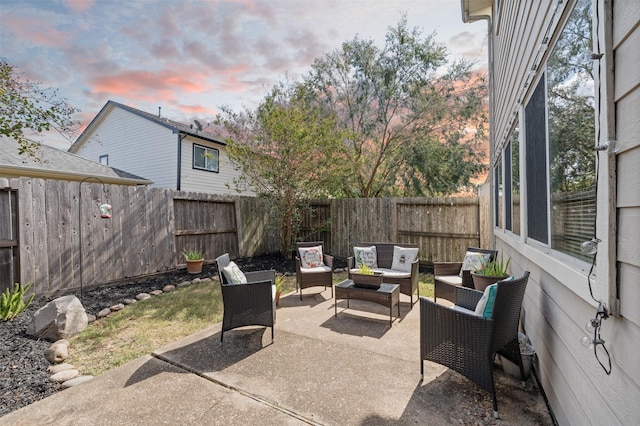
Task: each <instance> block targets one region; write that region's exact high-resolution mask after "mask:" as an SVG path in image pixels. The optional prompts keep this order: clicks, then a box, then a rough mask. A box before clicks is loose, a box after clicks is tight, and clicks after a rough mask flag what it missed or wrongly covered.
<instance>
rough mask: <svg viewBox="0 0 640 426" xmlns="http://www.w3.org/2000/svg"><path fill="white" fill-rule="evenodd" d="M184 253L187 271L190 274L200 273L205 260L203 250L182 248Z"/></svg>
mask: <svg viewBox="0 0 640 426" xmlns="http://www.w3.org/2000/svg"><path fill="white" fill-rule="evenodd" d="M182 255H183V256H184V258H185V260H186V261H187V272H189V273H190V274H199V273H200V272H202V263H203V262H204V258H203V257H202V252H201V251H200V250H195V249H189V250H182Z"/></svg>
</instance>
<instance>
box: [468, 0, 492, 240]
mask: <svg viewBox="0 0 640 426" xmlns="http://www.w3.org/2000/svg"><path fill="white" fill-rule="evenodd" d="M460 1H461V7H462V21H463V22H465V23H469V22H475V21H480V20H482V19H484V20H486V21H487V35H488V38H489V40H488V41H489V42H488V45H489V49H488V55H489V60H488V61H487V72H488V74H489V226H490V227H491V229H490V231H489V247H490V248H494V247H495V246H496V237H495V233H494V232H493V230H494V228H495V226H496V217H495V200H494V197H495V195H494V187H495V185H496V182H494V176H493V168H492V165H493V158H494V154H495V140H494V136H493V135H494V118H493V117H494V109H495V107H494V91H493V21H492V19H491V15H469V12H468V10H467V8H465V3H467V2H468V0H460Z"/></svg>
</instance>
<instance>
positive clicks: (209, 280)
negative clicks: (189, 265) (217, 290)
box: [200, 278, 211, 284]
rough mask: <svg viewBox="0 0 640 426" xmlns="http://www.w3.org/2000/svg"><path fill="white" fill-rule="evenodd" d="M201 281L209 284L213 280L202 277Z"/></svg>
mask: <svg viewBox="0 0 640 426" xmlns="http://www.w3.org/2000/svg"><path fill="white" fill-rule="evenodd" d="M200 282H201V283H205V284H209V283H210V282H211V278H202V279H201V280H200Z"/></svg>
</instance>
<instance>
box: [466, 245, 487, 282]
mask: <svg viewBox="0 0 640 426" xmlns="http://www.w3.org/2000/svg"><path fill="white" fill-rule="evenodd" d="M490 259H491V255H490V254H489V253H476V252H473V251H468V252H467V253H466V254H465V255H464V260H463V261H462V268H460V276H461V277H462V271H473V270H475V269H476V268H478V269H479V268H480V267H481V266H482V263H483V262H488V261H489V260H490Z"/></svg>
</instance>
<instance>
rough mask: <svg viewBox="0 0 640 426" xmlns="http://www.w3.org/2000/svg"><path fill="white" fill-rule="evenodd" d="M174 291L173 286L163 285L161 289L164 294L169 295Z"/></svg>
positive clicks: (174, 287)
mask: <svg viewBox="0 0 640 426" xmlns="http://www.w3.org/2000/svg"><path fill="white" fill-rule="evenodd" d="M175 289H176V286H175V285H171V284H169V285H165V286H164V288H163V289H162V291H164V292H165V293H170V292H172V291H174V290H175Z"/></svg>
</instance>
